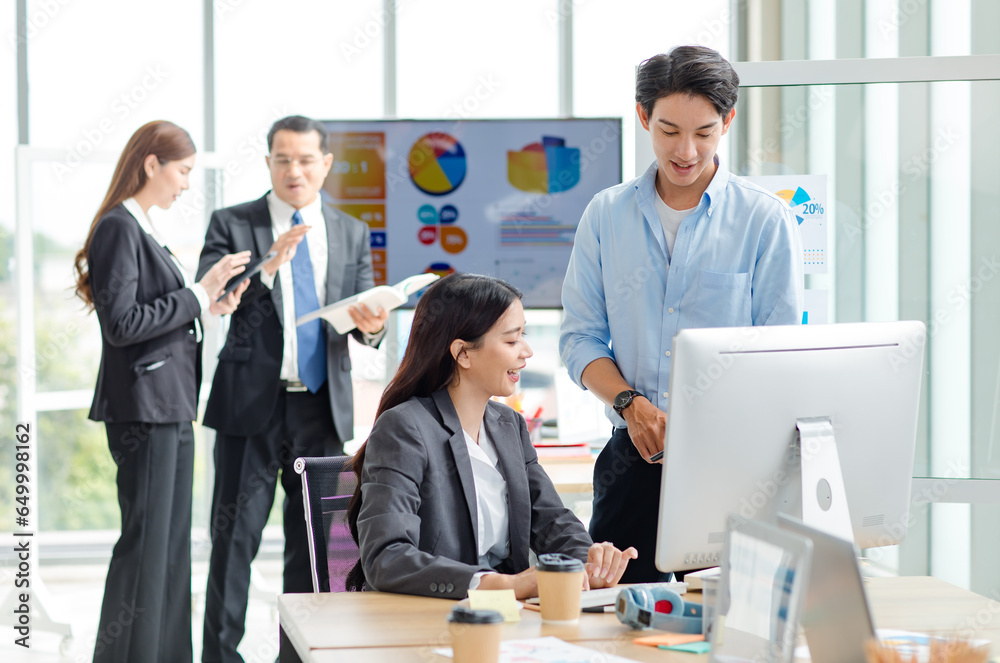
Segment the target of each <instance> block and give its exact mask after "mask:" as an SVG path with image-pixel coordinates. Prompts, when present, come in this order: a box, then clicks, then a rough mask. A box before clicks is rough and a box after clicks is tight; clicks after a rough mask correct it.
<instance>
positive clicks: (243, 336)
mask: <svg viewBox="0 0 1000 663" xmlns="http://www.w3.org/2000/svg"><path fill="white" fill-rule="evenodd" d="M323 216H324V218H325V219H326V236H327V246H328V251H329V256H328V260H327V275H326V302H324V303H323V305H325V304H332V303H334V302H336V301H339V300H341V299H343V298H344V297H349V296H351V295H354V294H356V293H359V292H362V291H364V290H367V289H369V288H372V287H374V285H375V281H374V276H373V273H372V255H371V248H370V246H369V243H370V233H369V230H368V225H367V224H365V223H364V222H362V221H359V220H358V219H355V218H354V217H351V216H348V215H346V214H344V213H343V212H340V211H338V210H337V209H335V208H333V207H330V206H329V205H324V206H323ZM272 244H274V233H273V231H272V229H271V213H270V211H269V210H268V207H267V196H266V195H265V196H263V197H261V198H259V199H258V200H255V201H253V202H249V203H243V204H242V205H236V206H234V207H226V208H223V209H220V210H216V211H215V212H214V213H213V214H212V219H211V221H210V222H209V224H208V231H207V232H206V234H205V248H204V249H202V252H201V260H200V262H199V265H198V277H199V278H201V275H202V274H204V273H205V272H207V271H208V269H209V268H210V267H211V266H212V265H213V264H215V263H216V261H218V260H219V259H220V258H222V256H224V255H226V254H227V253H236V252H238V251H245V250H247V249H249V250H250V251H251V254H252V255H251V261H253V260H256V259H257V258H259V257H260V256H263V255H264V254H265V253H266V252H267V250H268V249H269V248H271V245H272ZM280 278H281V277H280V276H278V277H277V278H276V279H275V281H274V289H273V290H271V289H269V288H267V287H266V286H265V285H264V284H262V283H261V282H260V276H258V275H255V276H254V277H253V278H252V279H251V280H250V285H249V287H248V288H247V290H246V292H244V293H243V297H242V299H241V300H240V306H239V308H238V309H237V310H236V312H235V313H233V316H232V320H231V321H230V325H229V336H228V337H227V338H226V344H225V346H223V348H222V350H221V351H220V352H219V364H218V367H217V368H216V369H215V378H214V379H213V380H212V391H211V393H210V394H209V397H208V404H207V405H206V407H205V420H204V422H203V423H204V424H205V425H206V426H208V427H210V428H214V429H215V430H216V431H218V432H220V433H226V434H229V435H242V436H247V435H251V434H253V433H256V432H258V431H259V430H260V429H261V427H263V425H264V424H265V422H266V421H267V420H268V418H269V417H270V416H271V412H273V410H274V406H275V404H276V403H277V400H278V386H279V385H278V380H279V376H280V373H281V355H282V352H283V350H284V329H283V326H284V320H283V319H282V301H281V299H282V298H281V287H280ZM323 329H324V332H325V333H326V350H327V351H326V364H327V366H326V368H327V379H328V384H329V390H328V391H329V394H330V406H331V409H332V411H333V421H334V425H335V427H336V430H337V435H338V436H339V437H340V439H341V441H347V440H350V439H352V438H353V437H354V391H353V387H352V385H351V356H350V354H348V349H347V336H345V335H342V334H338V333H337V332H336V331H335V330H334V328H333V327H332V326H331V325H329V324H328V323H326V322H324V323H323ZM351 335H353V336H354V338H355V339H357V340H358V341H359V342H360V343H364V344H366V345H371V346H373V347H377V346H378V344H379V343H380V342H381V341H382V337H383V336H384V335H385V334H384V332H383V333H382V334H380V335H378V337H377V338H374V339H371V340H369V339H367V338H366V337H365V335H364V334H362V333H361V332H360V331H358V330H357V329H355V330H354V331H352V332H351Z"/></svg>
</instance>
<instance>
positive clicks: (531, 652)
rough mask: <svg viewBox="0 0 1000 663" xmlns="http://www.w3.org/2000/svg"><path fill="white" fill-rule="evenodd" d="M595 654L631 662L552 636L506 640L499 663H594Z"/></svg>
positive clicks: (612, 662) (610, 661) (614, 662)
mask: <svg viewBox="0 0 1000 663" xmlns="http://www.w3.org/2000/svg"><path fill="white" fill-rule="evenodd" d="M432 651H433V652H434V653H435V654H439V655H441V656H444V657H446V658H454V655H453V654H452V651H451V648H450V647H448V648H445V649H434V650H432ZM595 654H598V655H599V656H600V660H601V661H602V662H605V663H628V662H629V659H627V658H622V657H620V656H612V655H610V654H602V653H600V652H598V651H595V650H593V649H587V648H586V647H580V646H579V645H573V644H570V643H568V642H566V641H565V640H560V639H559V638H557V637H555V636H551V635H550V636H548V637H545V638H525V639H524V640H504V641H503V642H501V643H500V659H499V663H593V661H594V660H595Z"/></svg>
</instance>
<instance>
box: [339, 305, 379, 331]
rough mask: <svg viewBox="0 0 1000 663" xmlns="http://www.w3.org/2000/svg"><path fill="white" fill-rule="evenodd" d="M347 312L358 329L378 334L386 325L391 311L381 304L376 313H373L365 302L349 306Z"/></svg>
mask: <svg viewBox="0 0 1000 663" xmlns="http://www.w3.org/2000/svg"><path fill="white" fill-rule="evenodd" d="M347 313H348V314H349V315H350V316H351V320H353V321H354V324H356V325H357V326H358V329H360V330H361V331H363V332H365V333H366V334H377V333H378V332H380V331H382V328H383V327H385V321H386V319H387V318H388V317H389V312H388V311H386V310H385V309H383V308H382V307H381V306H380V307H378V310H377V311H376V312H375V313H372V312H371V311H370V310H369V309H368V307H367V306H365V305H364V304H358V305H357V306H348V307H347Z"/></svg>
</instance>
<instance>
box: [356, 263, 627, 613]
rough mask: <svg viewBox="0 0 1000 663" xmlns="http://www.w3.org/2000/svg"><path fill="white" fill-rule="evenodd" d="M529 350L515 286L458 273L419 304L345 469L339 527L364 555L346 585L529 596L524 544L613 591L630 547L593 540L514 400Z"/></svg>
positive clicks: (533, 589)
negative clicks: (354, 479)
mask: <svg viewBox="0 0 1000 663" xmlns="http://www.w3.org/2000/svg"><path fill="white" fill-rule="evenodd" d="M531 354H532V352H531V348H530V347H528V344H527V342H526V341H525V340H524V309H523V308H522V306H521V293H520V292H518V291H517V289H515V288H514V287H512V286H511V285H509V284H507V283H505V282H503V281H501V280H499V279H494V278H491V277H486V276H477V275H472V274H453V275H451V276H448V277H446V278H443V279H441V280H440V281H438V282H437V283H435V284H434V285H433V286H431V287H430V289H428V291H427V292H426V293H425V294H424V295H423V297H421V298H420V302H419V303H418V304H417V308H416V311H415V314H414V319H413V326H412V329H411V332H410V340H409V344H408V345H407V347H406V354H405V355H404V357H403V362H402V364H401V365H400V367H399V371H398V372H397V373H396V376H395V377H394V378H393V379H392V381H391V382H390V383H389V385H388V386H387V387H386V390H385V393H384V394H383V395H382V400H381V402H380V403H379V408H378V414H377V415H376V419H375V426H374V428H373V429H372V432H371V436H370V437H369V438H368V441H367V442H366V443H365V444H364V445H363V446H362V447H361V449H360V450H359V451H358V453H357V455H356V456H355V459H354V461H353V468H354V471H355V473H356V474H357V475H358V479H359V483H358V490H357V491H356V492H355V494H354V498H353V499H352V500H351V505H350V507H349V510H348V521H349V523H350V526H351V533H352V534H353V536H354V538H355V540H356V541H358V545H359V546H360V549H361V561H360V562H359V563H358V566H356V567H355V569H354V571H352V573H351V576H350V577H349V578H348V587H353V588H354V589H360V588H361V587H362V586H363V585H367V587H368V588H369V589H375V590H378V591H384V592H398V593H402V594H420V595H424V596H435V597H440V598H454V599H460V598H463V597H465V595H466V593H467V592H468V590H470V589H513V590H514V592H515V594H516V595H517V598H519V599H524V598H529V597H532V596H537V594H538V586H537V582H536V579H535V569H534V567H529V566H528V551H529V549H531V550H534V551H535V553H536V554H542V553H550V552H562V553H565V554H568V555H571V556H573V557H576V558H578V559H580V560H581V561H585V562H586V563H587V571H588V574H587V577H588V583H589V586H590V587H606V586H609V585H614V584H616V583H617V582H618V580H619V578H621V576H622V573H623V572H624V571H625V567H626V566H627V564H628V561H629V560H630V559H635V558H636V556H637V553H636V551H635V549H634V548H628V549H627V550H625V551H624V552H622V551H620V550H618V549H617V548H615V547H614V546H613V545H611V544H610V543H594V542H593V541H592V540H591V539H590V536H589V535H588V534H587V530H586V528H584V526H583V524H582V523H581V522H580V520H579V519H578V518H577V517H576V516H575V515H574V514H573V512H572V511H570V510H569V509H567V508H565V507H564V506H563V504H562V501H561V500H560V499H559V496H558V495H557V494H556V491H555V488H554V487H553V485H552V481H551V480H550V479H549V477H548V475H546V474H545V471H544V470H543V469H542V468H541V466H539V464H538V457H537V456H536V455H535V451H534V449H533V448H532V446H531V441H530V439H529V437H528V430H527V426H526V425H525V421H524V418H523V417H522V416H521V415H519V414H518V413H517V412H514V411H513V410H512V409H510V408H509V407H507V406H505V405H501V404H499V403H497V402H495V401H492V400H490V399H491V397H493V396H510V395H512V394H513V393H514V391H515V390H516V389H517V383H518V380H519V376H520V371H521V369H522V368H524V366H525V360H526V359H527V358H528V357H530V356H531Z"/></svg>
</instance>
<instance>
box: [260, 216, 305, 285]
mask: <svg viewBox="0 0 1000 663" xmlns="http://www.w3.org/2000/svg"><path fill="white" fill-rule="evenodd" d="M311 228H312V226H307V225H305V224H301V223H300V224H299V225H297V226H292V229H291V230H288V231H286V232H283V233H281V234H280V235H279V236H278V239H276V240H274V244H272V245H271V248H270V249H268V253H270V252H271V251H274V252H275V253H277V254H278V255H276V256H274V257H273V258H271V259H270V260H268V261H267V262H266V263H265V264H264V271H265V272H267V273H268V275H269V276H274V275H275V274H276V273H277V272H278V268H279V267H281V266H282V265H284V264H285V263H286V262H288V261H289V260H291V259H292V258H294V257H295V249H296V248H298V246H299V244H300V243H301V242H302V238H303V237H305V236H306V233H307V232H309V230H310V229H311Z"/></svg>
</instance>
